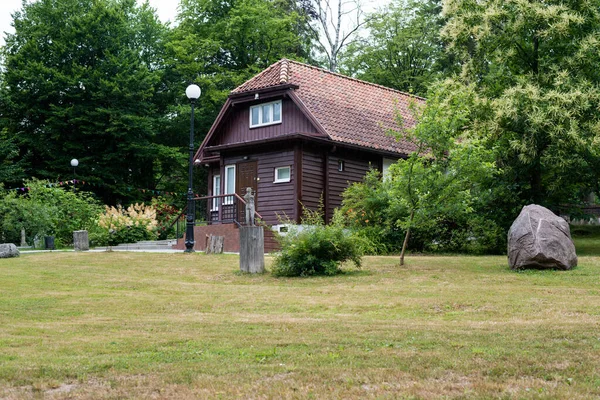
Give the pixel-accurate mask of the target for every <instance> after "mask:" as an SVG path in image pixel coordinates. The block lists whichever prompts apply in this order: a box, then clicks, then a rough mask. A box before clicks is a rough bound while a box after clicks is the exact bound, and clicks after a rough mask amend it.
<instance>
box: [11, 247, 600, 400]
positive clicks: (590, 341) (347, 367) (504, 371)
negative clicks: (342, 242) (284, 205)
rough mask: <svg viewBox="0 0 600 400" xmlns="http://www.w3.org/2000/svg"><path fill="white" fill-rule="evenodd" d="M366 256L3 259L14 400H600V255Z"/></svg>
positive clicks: (79, 255)
mask: <svg viewBox="0 0 600 400" xmlns="http://www.w3.org/2000/svg"><path fill="white" fill-rule="evenodd" d="M407 262H408V265H407V266H405V267H402V268H400V267H398V266H397V259H396V258H389V257H367V258H366V259H365V263H364V264H365V266H364V268H363V269H362V270H361V271H349V272H348V273H346V274H344V275H341V276H337V277H332V278H305V279H285V278H273V277H271V276H269V275H262V276H249V275H243V274H240V273H238V272H237V270H238V264H237V263H238V259H237V256H231V255H221V256H206V255H203V254H192V255H189V254H168V255H165V254H143V253H117V252H107V253H64V252H60V253H44V254H26V255H22V256H21V257H20V258H18V259H11V260H8V259H4V260H0V273H1V276H2V280H1V284H0V398H9V399H29V398H49V399H55V398H56V399H59V398H69V399H85V398H90V399H103V398H106V399H113V398H115V399H116V398H140V399H141V398H149V397H151V398H176V399H186V398H290V399H293V398H345V399H346V398H350V399H351V398H357V399H358V398H382V399H385V398H439V397H446V398H573V399H577V398H579V399H584V398H590V397H598V396H600V333H599V332H600V331H599V327H600V287H599V286H598V275H599V274H600V257H599V256H584V257H580V262H579V266H578V267H577V268H576V269H575V270H573V271H570V272H560V271H528V272H521V273H516V272H511V271H510V270H509V269H508V268H507V263H506V259H505V257H456V256H455V257H410V258H408V259H407Z"/></svg>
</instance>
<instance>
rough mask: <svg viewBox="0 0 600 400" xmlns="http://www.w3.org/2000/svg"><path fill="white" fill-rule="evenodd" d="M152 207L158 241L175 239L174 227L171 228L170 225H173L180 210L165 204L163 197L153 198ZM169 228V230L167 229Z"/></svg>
mask: <svg viewBox="0 0 600 400" xmlns="http://www.w3.org/2000/svg"><path fill="white" fill-rule="evenodd" d="M152 207H154V209H155V210H156V221H157V226H156V233H157V234H158V239H159V240H163V239H168V238H169V237H175V227H174V226H171V224H173V222H174V221H175V218H176V217H177V216H178V215H179V213H181V210H179V209H178V208H176V207H173V206H172V205H170V204H169V203H167V201H166V199H165V198H163V197H155V198H153V199H152ZM169 227H171V228H170V229H169Z"/></svg>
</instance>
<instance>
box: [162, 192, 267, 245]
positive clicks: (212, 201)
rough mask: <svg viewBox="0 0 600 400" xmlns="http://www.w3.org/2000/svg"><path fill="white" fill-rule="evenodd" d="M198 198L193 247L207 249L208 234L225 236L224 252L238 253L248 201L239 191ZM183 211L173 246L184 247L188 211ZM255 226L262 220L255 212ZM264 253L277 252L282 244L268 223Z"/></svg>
mask: <svg viewBox="0 0 600 400" xmlns="http://www.w3.org/2000/svg"><path fill="white" fill-rule="evenodd" d="M194 200H195V203H194V204H195V210H194V211H195V215H196V224H195V226H194V240H195V244H194V250H196V251H205V250H206V246H207V243H208V238H209V236H211V235H212V236H223V237H224V242H223V251H224V252H226V253H239V251H240V233H239V227H240V226H245V225H246V201H245V200H244V199H243V198H242V197H241V196H239V195H238V194H237V193H234V194H227V195H218V196H204V197H197V198H195V199H194ZM186 212H187V210H184V211H183V212H182V214H181V216H180V218H179V219H178V221H177V224H176V231H177V236H176V237H177V243H176V244H175V245H174V246H173V249H177V250H182V251H183V250H185V213H186ZM254 217H255V220H256V225H258V224H259V223H260V222H259V221H260V219H262V217H261V215H260V214H259V213H258V212H255V215H254ZM264 232H265V241H264V243H265V253H271V252H274V251H277V250H278V248H279V245H278V243H277V240H276V239H275V232H274V231H273V230H272V229H271V228H270V227H269V226H265V230H264Z"/></svg>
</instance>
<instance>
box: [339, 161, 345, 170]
mask: <svg viewBox="0 0 600 400" xmlns="http://www.w3.org/2000/svg"><path fill="white" fill-rule="evenodd" d="M344 167H345V165H344V160H338V171H340V172H344Z"/></svg>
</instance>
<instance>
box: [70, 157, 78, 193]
mask: <svg viewBox="0 0 600 400" xmlns="http://www.w3.org/2000/svg"><path fill="white" fill-rule="evenodd" d="M78 165H79V160H77V159H76V158H74V159H72V160H71V167H73V193H75V182H77V174H76V173H75V168H76V167H77V166H78Z"/></svg>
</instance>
